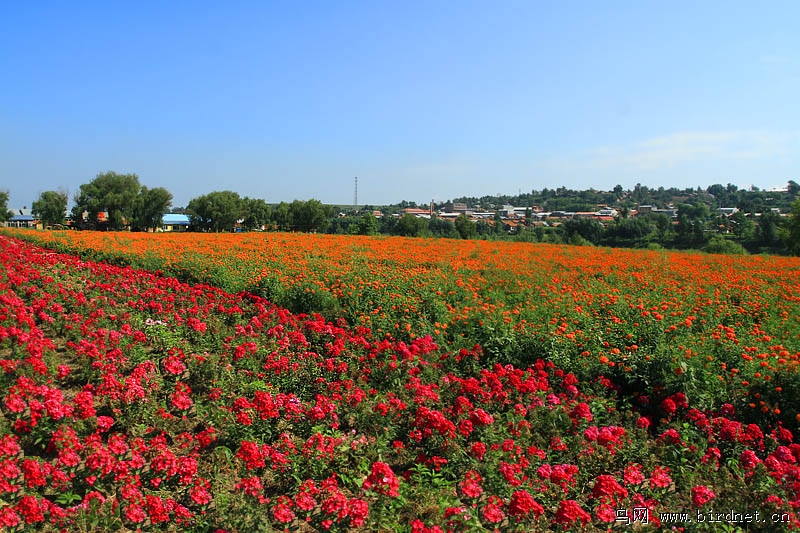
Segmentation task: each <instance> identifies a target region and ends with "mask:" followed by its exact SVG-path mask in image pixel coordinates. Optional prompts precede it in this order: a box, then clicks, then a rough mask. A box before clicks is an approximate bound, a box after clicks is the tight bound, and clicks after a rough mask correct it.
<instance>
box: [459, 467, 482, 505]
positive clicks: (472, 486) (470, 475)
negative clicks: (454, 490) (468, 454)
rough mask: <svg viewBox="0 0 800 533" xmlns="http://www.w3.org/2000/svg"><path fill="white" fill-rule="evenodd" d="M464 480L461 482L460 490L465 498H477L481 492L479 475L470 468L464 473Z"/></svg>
mask: <svg viewBox="0 0 800 533" xmlns="http://www.w3.org/2000/svg"><path fill="white" fill-rule="evenodd" d="M464 478H465V480H464V481H463V482H462V483H461V492H462V494H464V496H466V497H467V498H477V497H478V496H480V495H481V494H483V489H482V488H481V485H480V482H481V475H480V474H478V473H477V472H476V471H474V470H470V471H469V472H467V473H466V474H465V475H464Z"/></svg>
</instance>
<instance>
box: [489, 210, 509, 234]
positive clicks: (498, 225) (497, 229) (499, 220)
mask: <svg viewBox="0 0 800 533" xmlns="http://www.w3.org/2000/svg"><path fill="white" fill-rule="evenodd" d="M493 222H494V224H493V225H492V229H493V231H494V234H495V235H502V234H504V233H505V232H506V227H505V224H503V217H502V216H500V211H495V212H494V220H493Z"/></svg>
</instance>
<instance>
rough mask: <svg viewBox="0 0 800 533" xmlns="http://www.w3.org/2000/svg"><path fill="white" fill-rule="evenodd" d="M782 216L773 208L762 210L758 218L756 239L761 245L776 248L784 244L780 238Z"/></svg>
mask: <svg viewBox="0 0 800 533" xmlns="http://www.w3.org/2000/svg"><path fill="white" fill-rule="evenodd" d="M780 223H781V217H780V215H778V214H777V213H775V212H773V211H772V210H771V209H767V210H765V211H762V213H761V216H760V217H759V219H758V228H757V230H756V239H757V241H758V242H757V244H758V245H759V246H767V247H770V248H774V247H776V246H779V245H781V244H782V242H781V240H780V236H779V234H780Z"/></svg>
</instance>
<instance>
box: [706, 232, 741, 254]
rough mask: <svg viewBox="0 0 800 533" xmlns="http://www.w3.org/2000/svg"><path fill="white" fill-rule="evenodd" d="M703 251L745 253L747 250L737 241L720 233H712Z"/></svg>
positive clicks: (711, 252)
mask: <svg viewBox="0 0 800 533" xmlns="http://www.w3.org/2000/svg"><path fill="white" fill-rule="evenodd" d="M705 251H706V252H708V253H710V254H726V255H746V254H747V253H748V252H747V250H745V249H744V246H742V245H741V244H739V243H738V242H735V241H732V240H731V239H726V238H725V237H723V236H722V235H714V236H713V237H711V240H709V241H708V245H707V246H706V247H705Z"/></svg>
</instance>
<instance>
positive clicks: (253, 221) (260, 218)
mask: <svg viewBox="0 0 800 533" xmlns="http://www.w3.org/2000/svg"><path fill="white" fill-rule="evenodd" d="M243 201H244V207H245V216H244V227H245V228H247V229H249V230H254V229H262V228H263V227H264V226H266V225H267V224H269V218H270V208H269V205H267V202H265V201H264V200H262V199H261V198H248V197H246V196H245V198H244V200H243Z"/></svg>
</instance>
